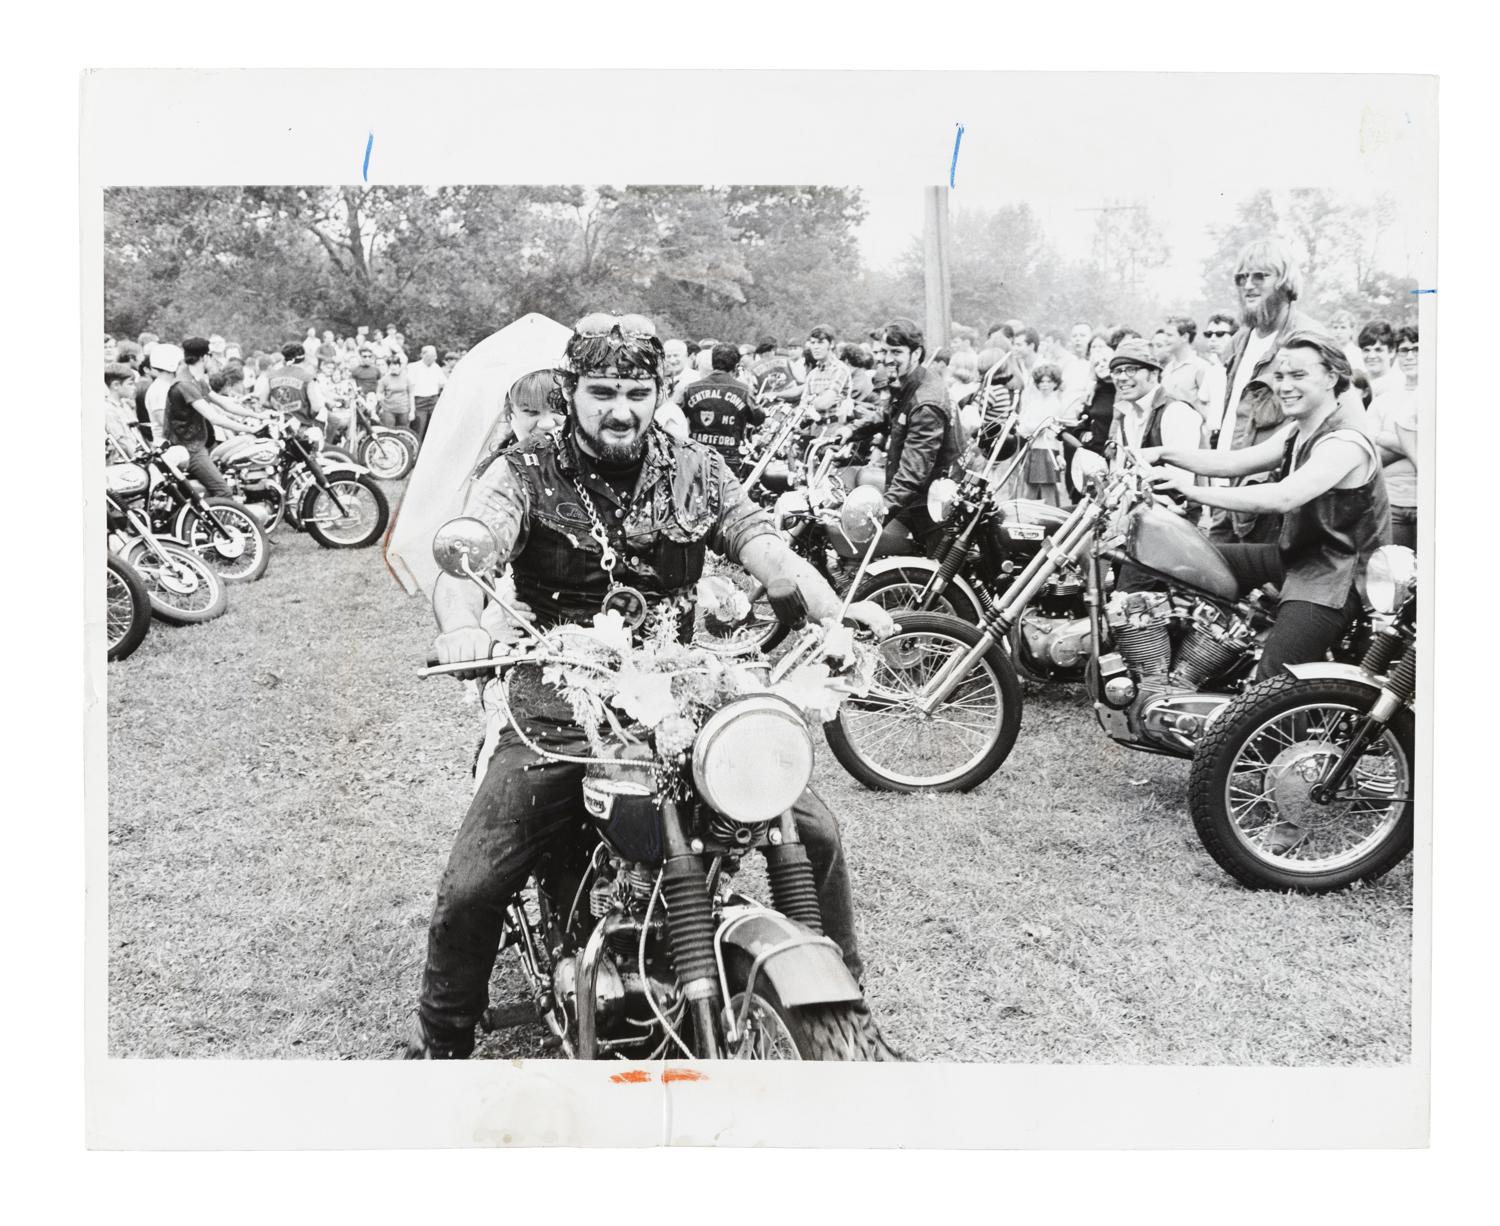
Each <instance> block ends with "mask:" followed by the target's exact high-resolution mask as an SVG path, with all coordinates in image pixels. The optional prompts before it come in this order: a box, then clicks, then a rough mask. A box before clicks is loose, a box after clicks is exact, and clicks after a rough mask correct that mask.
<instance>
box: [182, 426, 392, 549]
mask: <svg viewBox="0 0 1500 1226" xmlns="http://www.w3.org/2000/svg"><path fill="white" fill-rule="evenodd" d="M322 448H323V431H322V429H321V428H320V427H318V426H311V425H307V424H306V423H304V422H301V421H299V420H297V419H296V418H294V417H282V416H280V415H277V416H273V417H271V418H269V419H268V421H267V422H266V425H265V426H264V427H262V429H261V430H260V431H258V432H256V433H255V434H254V435H240V436H239V437H237V438H232V439H229V440H227V441H226V442H223V443H220V444H219V445H218V446H217V447H215V448H214V449H213V451H212V453H211V455H212V457H213V461H214V463H215V464H216V465H218V467H219V471H220V472H222V473H223V474H224V478H225V480H226V481H228V482H229V484H230V486H231V488H232V489H234V491H235V494H236V497H237V498H238V499H239V501H240V502H242V503H243V504H244V505H245V507H246V509H247V510H249V511H250V513H251V514H252V515H254V516H255V517H256V518H257V519H259V520H260V522H261V524H262V526H263V527H264V528H265V530H266V532H267V533H268V534H269V533H272V532H275V530H276V528H277V527H278V526H279V525H280V524H281V522H282V520H283V519H285V520H287V521H289V522H290V523H291V525H292V526H293V527H294V528H297V529H298V530H299V531H305V532H306V533H307V534H308V535H309V536H311V537H312V538H313V540H315V541H317V542H318V544H319V545H322V546H323V547H324V548H325V549H361V548H364V547H365V546H367V545H373V544H374V543H375V542H376V541H378V540H380V539H381V538H382V537H383V536H384V535H385V530H386V526H387V524H388V523H389V522H390V514H391V512H390V504H389V502H388V501H387V500H386V496H385V492H384V491H383V490H382V489H381V488H380V486H379V485H378V484H377V483H376V481H375V479H374V477H372V476H371V475H370V472H369V470H368V469H366V468H364V467H362V466H361V465H358V464H351V463H349V462H348V461H346V460H344V459H342V458H340V457H338V456H336V455H335V456H334V457H333V458H331V459H330V460H329V462H327V463H325V462H324V457H323V456H322V455H321V453H322Z"/></svg>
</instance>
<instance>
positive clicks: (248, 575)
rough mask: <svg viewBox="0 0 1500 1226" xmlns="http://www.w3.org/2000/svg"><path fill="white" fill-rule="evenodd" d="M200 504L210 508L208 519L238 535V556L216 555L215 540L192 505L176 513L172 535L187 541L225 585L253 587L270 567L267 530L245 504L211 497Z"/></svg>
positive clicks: (229, 499) (218, 552)
mask: <svg viewBox="0 0 1500 1226" xmlns="http://www.w3.org/2000/svg"><path fill="white" fill-rule="evenodd" d="M203 501H204V502H205V503H206V504H207V505H208V506H209V508H210V510H209V514H210V515H212V516H213V517H214V518H215V519H217V520H218V521H219V522H220V523H222V524H224V525H226V526H227V527H229V528H230V529H232V530H233V531H235V532H237V533H238V534H239V536H240V541H241V545H242V548H241V550H240V552H239V554H238V555H236V556H228V555H226V554H224V553H221V552H220V551H219V549H218V548H217V544H218V538H217V537H215V536H214V535H213V533H211V532H210V531H209V529H208V526H207V525H206V524H204V523H203V517H202V516H201V515H200V514H199V513H198V511H197V510H196V509H195V508H194V507H192V506H191V505H187V504H184V506H183V507H182V509H181V510H180V511H178V513H177V517H176V519H175V520H174V521H173V524H172V535H173V536H175V537H177V538H178V539H179V540H182V541H186V542H187V543H188V544H189V545H190V546H191V547H192V548H193V550H194V551H195V552H196V553H197V554H198V556H199V557H201V558H202V559H203V560H204V561H205V562H207V563H208V564H209V565H210V566H212V567H213V568H214V569H215V570H216V571H218V572H219V578H221V579H223V580H224V581H225V582H226V583H254V582H255V581H256V580H257V579H259V578H261V576H263V575H264V574H265V573H266V568H267V567H268V566H270V564H271V542H270V540H269V539H267V537H266V529H265V528H264V527H263V526H262V525H261V522H260V520H259V519H257V518H256V517H255V516H254V515H252V514H251V513H250V511H249V509H248V508H247V507H246V506H245V505H244V503H242V502H239V501H238V500H236V499H234V498H222V497H210V498H205V499H204V500H203Z"/></svg>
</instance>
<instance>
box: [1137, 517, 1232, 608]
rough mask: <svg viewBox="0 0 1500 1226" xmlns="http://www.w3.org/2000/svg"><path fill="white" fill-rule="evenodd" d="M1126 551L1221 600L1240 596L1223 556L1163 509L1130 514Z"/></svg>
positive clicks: (1190, 527) (1144, 564) (1193, 530)
mask: <svg viewBox="0 0 1500 1226" xmlns="http://www.w3.org/2000/svg"><path fill="white" fill-rule="evenodd" d="M1125 552H1126V553H1128V554H1129V555H1130V556H1131V557H1132V558H1134V559H1135V560H1136V561H1137V562H1139V563H1141V564H1142V565H1143V566H1149V567H1151V569H1152V570H1156V571H1160V572H1161V573H1162V574H1164V575H1170V576H1171V577H1172V578H1174V579H1180V580H1181V581H1182V582H1184V583H1189V584H1192V585H1193V586H1194V587H1198V588H1202V589H1203V590H1204V591H1205V592H1208V593H1209V594H1210V595H1213V596H1218V597H1219V598H1220V599H1223V600H1233V599H1235V598H1236V597H1237V596H1238V595H1239V594H1240V585H1239V584H1238V583H1237V582H1236V581H1235V578H1234V572H1233V571H1231V570H1230V569H1229V564H1228V563H1227V562H1225V561H1224V557H1223V555H1222V554H1220V553H1219V551H1218V550H1217V549H1215V548H1214V547H1213V546H1212V545H1211V544H1209V542H1208V539H1207V538H1206V537H1205V536H1204V535H1203V534H1202V533H1201V532H1199V531H1198V529H1197V528H1195V527H1193V525H1192V524H1191V523H1189V522H1188V521H1187V520H1186V519H1184V518H1183V517H1182V516H1181V515H1176V514H1174V513H1173V512H1171V511H1168V510H1167V509H1166V508H1164V507H1158V506H1149V507H1142V508H1140V510H1138V511H1136V512H1135V513H1134V514H1132V515H1131V517H1130V528H1129V532H1128V535H1127V537H1126V541H1125Z"/></svg>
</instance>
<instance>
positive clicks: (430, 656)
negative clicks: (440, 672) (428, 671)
mask: <svg viewBox="0 0 1500 1226" xmlns="http://www.w3.org/2000/svg"><path fill="white" fill-rule="evenodd" d="M437 666H438V653H437V652H435V651H429V652H428V653H427V667H428V668H436V667H437Z"/></svg>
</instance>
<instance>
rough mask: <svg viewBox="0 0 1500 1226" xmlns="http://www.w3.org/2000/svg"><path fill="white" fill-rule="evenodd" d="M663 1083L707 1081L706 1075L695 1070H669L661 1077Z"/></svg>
mask: <svg viewBox="0 0 1500 1226" xmlns="http://www.w3.org/2000/svg"><path fill="white" fill-rule="evenodd" d="M661 1079H662V1081H663V1082H668V1081H707V1080H708V1075H707V1074H706V1073H700V1072H699V1071H698V1070H697V1069H695V1068H669V1069H667V1070H666V1071H665V1072H664V1073H662V1075H661Z"/></svg>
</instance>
